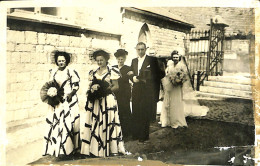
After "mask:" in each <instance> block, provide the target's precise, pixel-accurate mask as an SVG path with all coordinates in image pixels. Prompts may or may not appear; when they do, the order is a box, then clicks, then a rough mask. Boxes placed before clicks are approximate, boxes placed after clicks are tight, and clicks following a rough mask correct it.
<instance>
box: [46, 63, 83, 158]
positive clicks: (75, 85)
mask: <svg viewBox="0 0 260 166" xmlns="http://www.w3.org/2000/svg"><path fill="white" fill-rule="evenodd" d="M50 81H56V82H57V83H58V84H59V85H60V86H61V87H63V88H64V97H63V99H64V101H63V102H61V103H59V104H58V105H56V106H55V107H52V106H49V110H48V111H49V113H48V115H47V117H46V122H47V132H46V134H45V136H44V139H45V141H46V145H45V151H44V154H43V155H54V156H56V157H58V156H59V155H69V154H71V153H73V152H76V151H77V150H79V141H80V138H79V117H80V116H79V107H78V98H77V95H76V94H75V95H74V96H73V97H72V100H71V101H70V102H68V101H67V100H66V98H67V95H68V94H69V93H71V92H72V90H73V89H75V90H78V89H79V82H80V78H79V76H78V74H77V72H76V71H75V70H72V69H69V68H68V67H67V68H65V69H64V70H63V71H61V70H58V69H54V70H50Z"/></svg>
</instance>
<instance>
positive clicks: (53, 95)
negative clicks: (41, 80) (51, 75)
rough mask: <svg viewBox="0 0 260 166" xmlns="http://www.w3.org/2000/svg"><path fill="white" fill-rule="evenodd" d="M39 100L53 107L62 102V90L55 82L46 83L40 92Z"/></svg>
mask: <svg viewBox="0 0 260 166" xmlns="http://www.w3.org/2000/svg"><path fill="white" fill-rule="evenodd" d="M40 96H41V100H42V101H43V102H45V103H47V104H49V105H51V106H52V107H55V106H56V105H58V104H59V103H60V102H62V100H63V96H64V89H63V88H61V87H60V86H59V84H58V83H57V82H56V81H49V82H46V83H45V84H44V85H43V86H42V88H41V92H40Z"/></svg>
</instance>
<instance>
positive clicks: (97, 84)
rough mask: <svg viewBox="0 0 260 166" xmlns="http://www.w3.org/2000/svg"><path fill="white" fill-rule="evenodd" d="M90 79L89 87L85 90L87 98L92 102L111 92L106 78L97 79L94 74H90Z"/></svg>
mask: <svg viewBox="0 0 260 166" xmlns="http://www.w3.org/2000/svg"><path fill="white" fill-rule="evenodd" d="M91 78H92V80H91V83H90V88H89V90H88V91H87V99H88V100H89V101H91V102H94V101H95V100H97V99H101V98H103V97H106V96H107V95H109V94H111V93H112V92H111V90H110V88H109V87H110V84H109V83H108V82H107V81H106V80H98V79H97V78H96V77H95V76H91Z"/></svg>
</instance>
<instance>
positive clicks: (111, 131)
mask: <svg viewBox="0 0 260 166" xmlns="http://www.w3.org/2000/svg"><path fill="white" fill-rule="evenodd" d="M97 70H99V69H97ZM97 70H96V71H94V72H93V75H94V76H95V77H96V78H97V79H98V80H103V81H104V80H106V81H108V82H111V81H112V80H117V79H118V78H119V77H120V75H119V71H118V70H116V69H115V68H110V67H107V70H108V72H106V73H104V74H102V75H99V74H98V73H97ZM81 120H82V121H84V122H83V123H84V128H82V129H81V139H82V144H81V154H85V155H94V156H97V157H106V156H109V155H112V154H119V153H123V154H125V152H126V151H125V148H124V143H123V135H122V130H121V125H120V121H119V115H118V108H117V101H116V99H115V96H114V94H113V93H111V94H109V95H107V96H105V97H103V98H101V99H96V100H95V101H94V102H93V101H90V100H87V102H86V106H85V112H84V113H83V114H81Z"/></svg>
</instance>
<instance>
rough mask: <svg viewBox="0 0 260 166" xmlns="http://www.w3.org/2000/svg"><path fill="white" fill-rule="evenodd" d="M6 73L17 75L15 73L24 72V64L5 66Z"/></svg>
mask: <svg viewBox="0 0 260 166" xmlns="http://www.w3.org/2000/svg"><path fill="white" fill-rule="evenodd" d="M6 68H7V73H17V72H23V71H24V64H19V65H17V64H7V65H6Z"/></svg>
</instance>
